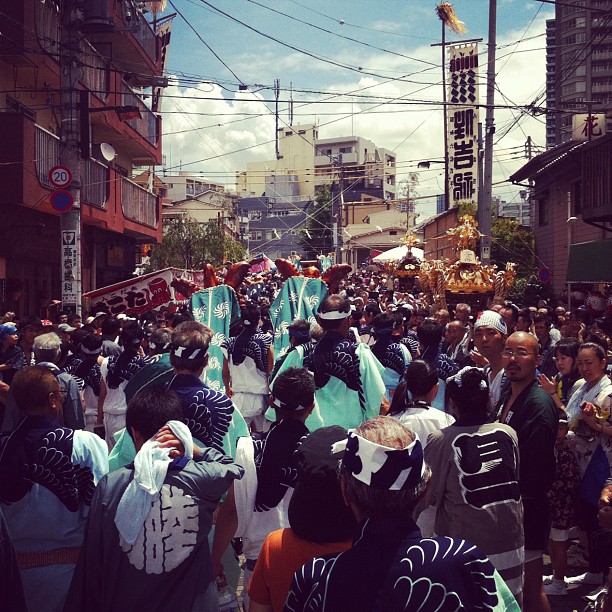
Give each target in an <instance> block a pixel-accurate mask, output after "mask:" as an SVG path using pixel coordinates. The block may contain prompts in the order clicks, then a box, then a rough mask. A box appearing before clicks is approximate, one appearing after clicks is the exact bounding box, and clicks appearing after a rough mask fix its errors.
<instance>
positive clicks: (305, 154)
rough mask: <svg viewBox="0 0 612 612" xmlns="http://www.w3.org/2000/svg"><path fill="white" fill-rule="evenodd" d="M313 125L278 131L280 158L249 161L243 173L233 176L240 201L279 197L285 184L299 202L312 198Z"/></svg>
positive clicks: (314, 136)
mask: <svg viewBox="0 0 612 612" xmlns="http://www.w3.org/2000/svg"><path fill="white" fill-rule="evenodd" d="M318 133H319V132H318V129H317V127H316V126H315V125H312V124H310V125H295V126H290V127H285V128H279V130H278V152H279V158H278V159H273V160H266V161H256V162H249V163H248V164H247V167H246V171H244V172H239V173H238V174H237V175H236V191H237V193H238V195H239V196H240V197H241V198H246V197H253V196H255V197H272V198H274V197H282V195H283V194H284V193H285V190H286V188H287V184H288V183H291V184H292V189H294V190H295V191H294V192H292V193H291V194H290V195H292V196H294V197H295V196H297V197H298V199H299V200H310V199H313V198H314V193H315V184H316V183H315V181H314V146H315V145H314V143H315V141H316V140H317V138H318Z"/></svg>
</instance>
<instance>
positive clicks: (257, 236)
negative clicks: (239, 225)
mask: <svg viewBox="0 0 612 612" xmlns="http://www.w3.org/2000/svg"><path fill="white" fill-rule="evenodd" d="M252 236H253V240H261V236H262V234H261V230H257V231H255V232H252Z"/></svg>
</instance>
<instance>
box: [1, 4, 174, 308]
mask: <svg viewBox="0 0 612 612" xmlns="http://www.w3.org/2000/svg"><path fill="white" fill-rule="evenodd" d="M147 4H149V5H151V4H155V3H143V2H134V1H133V0H86V1H85V0H63V1H62V2H60V0H5V1H4V2H3V3H2V6H1V7H0V14H1V15H2V36H1V37H0V134H2V139H1V140H0V179H1V180H2V184H3V185H4V189H3V190H2V192H1V194H0V210H2V213H3V217H4V219H5V223H4V225H3V229H2V230H0V233H1V239H0V286H4V287H5V288H7V289H11V290H10V291H7V290H5V291H4V292H3V293H2V294H0V302H2V305H3V306H4V307H5V308H10V309H14V310H17V311H18V312H19V313H20V314H28V313H30V314H31V313H39V314H44V313H45V309H46V308H47V306H48V304H49V303H50V302H51V301H52V300H58V299H60V297H61V294H62V280H63V273H64V271H63V270H62V266H65V263H63V261H62V248H61V245H60V225H61V224H60V215H61V214H62V213H60V212H57V211H56V210H54V208H53V207H52V206H51V203H50V196H51V193H52V192H53V191H54V189H55V188H54V187H53V186H52V184H51V182H50V177H49V171H50V169H51V168H53V167H54V166H56V165H58V164H59V163H60V159H61V156H62V154H63V153H64V148H65V146H66V145H65V140H64V139H65V133H64V134H63V133H62V129H64V130H65V128H63V125H65V124H66V120H68V121H72V122H73V123H74V122H76V121H78V144H79V149H80V162H78V163H79V170H80V177H81V185H80V211H81V212H80V228H79V230H80V238H81V241H80V242H81V280H82V291H83V292H86V291H89V290H92V289H95V288H96V287H102V286H105V285H109V284H111V283H115V282H118V281H121V280H124V279H126V278H129V277H130V275H131V273H132V272H133V271H134V269H135V267H136V265H137V263H138V261H139V258H140V250H141V245H142V244H150V243H154V242H158V241H160V239H161V230H162V227H161V206H162V203H161V198H160V196H159V195H156V193H155V190H154V189H153V188H152V187H151V186H150V185H146V184H138V182H136V181H134V180H133V177H134V176H135V175H136V174H140V173H141V170H140V169H138V168H142V167H147V166H148V167H152V166H156V165H159V164H161V117H160V115H159V114H158V113H156V112H154V109H155V108H159V100H160V96H161V92H162V87H163V86H164V85H165V80H164V78H163V70H164V60H165V59H167V55H168V46H169V33H170V24H171V21H172V16H168V17H163V16H162V15H157V16H156V17H154V16H153V15H151V14H150V13H148V12H147V10H148V9H147ZM66 11H70V17H68V16H67V15H66ZM67 28H70V29H71V36H72V40H73V41H75V42H74V48H72V49H71V53H72V54H73V57H74V66H75V70H77V71H78V84H77V86H76V89H78V96H77V97H76V99H77V100H78V103H77V104H76V105H71V106H70V108H66V105H65V104H64V107H63V108H62V105H63V100H65V98H62V95H63V94H65V93H66V92H65V91H62V77H61V75H60V61H61V54H62V53H64V51H63V49H65V45H63V41H65V38H64V37H65V36H66V29H67ZM64 82H65V81H64ZM72 187H74V185H72ZM12 288H17V289H18V291H13V290H12Z"/></svg>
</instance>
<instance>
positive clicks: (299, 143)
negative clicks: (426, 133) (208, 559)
mask: <svg viewBox="0 0 612 612" xmlns="http://www.w3.org/2000/svg"><path fill="white" fill-rule="evenodd" d="M278 150H279V159H274V160H266V161H258V162H250V163H248V164H247V168H246V170H245V171H244V172H240V173H238V174H237V177H236V183H237V185H236V191H237V192H238V195H239V196H240V197H252V196H265V197H271V198H275V197H285V198H286V197H287V196H291V197H293V198H294V199H295V201H304V200H308V199H314V197H315V188H316V187H317V186H318V185H328V186H330V187H331V186H332V185H336V189H340V183H341V182H342V183H343V186H344V190H345V200H349V201H357V200H361V198H362V196H370V197H373V198H380V199H382V200H386V199H395V194H396V184H395V183H396V160H395V154H394V153H393V152H392V151H389V150H387V149H383V148H381V147H377V146H376V145H375V144H374V143H373V142H372V141H371V140H367V139H365V138H361V137H359V136H347V137H340V138H325V139H320V138H319V135H318V129H317V127H316V126H314V125H303V126H302V125H296V126H289V127H284V128H280V129H279V131H278ZM288 190H290V191H288Z"/></svg>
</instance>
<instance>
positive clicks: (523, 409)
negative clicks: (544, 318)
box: [497, 332, 558, 612]
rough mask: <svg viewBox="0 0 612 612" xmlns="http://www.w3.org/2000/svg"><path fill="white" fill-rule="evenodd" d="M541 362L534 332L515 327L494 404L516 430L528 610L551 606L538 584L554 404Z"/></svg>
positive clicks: (555, 418) (551, 476) (552, 474)
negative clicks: (504, 384) (542, 382)
mask: <svg viewBox="0 0 612 612" xmlns="http://www.w3.org/2000/svg"><path fill="white" fill-rule="evenodd" d="M539 362H540V355H539V345H538V340H537V338H535V336H532V335H531V334H529V333H526V332H515V333H513V334H512V335H511V336H509V338H508V340H506V345H505V347H504V349H503V351H502V365H503V367H504V371H505V373H506V377H507V378H508V380H509V381H510V389H508V390H507V391H506V392H505V393H502V397H501V399H500V401H499V404H498V406H497V416H498V419H499V421H500V422H501V423H505V424H506V425H510V427H512V428H513V429H514V430H515V431H516V434H517V436H518V444H519V457H520V468H519V489H520V491H521V497H522V499H523V510H524V518H523V526H524V530H525V585H524V591H523V594H524V607H523V610H525V611H526V612H529V611H531V610H538V611H542V612H547V611H549V610H550V605H549V604H548V599H547V597H546V594H545V593H544V589H543V585H542V569H543V560H542V552H543V549H544V547H545V545H546V541H547V539H548V531H549V506H548V499H547V497H546V493H547V491H548V490H549V489H550V486H551V484H552V481H553V479H554V477H555V440H556V436H557V424H558V416H557V408H556V406H555V403H554V402H553V400H552V398H551V397H550V395H548V393H546V391H544V389H542V388H541V387H540V386H539V384H538V382H537V380H536V367H537V366H538V364H539Z"/></svg>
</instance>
